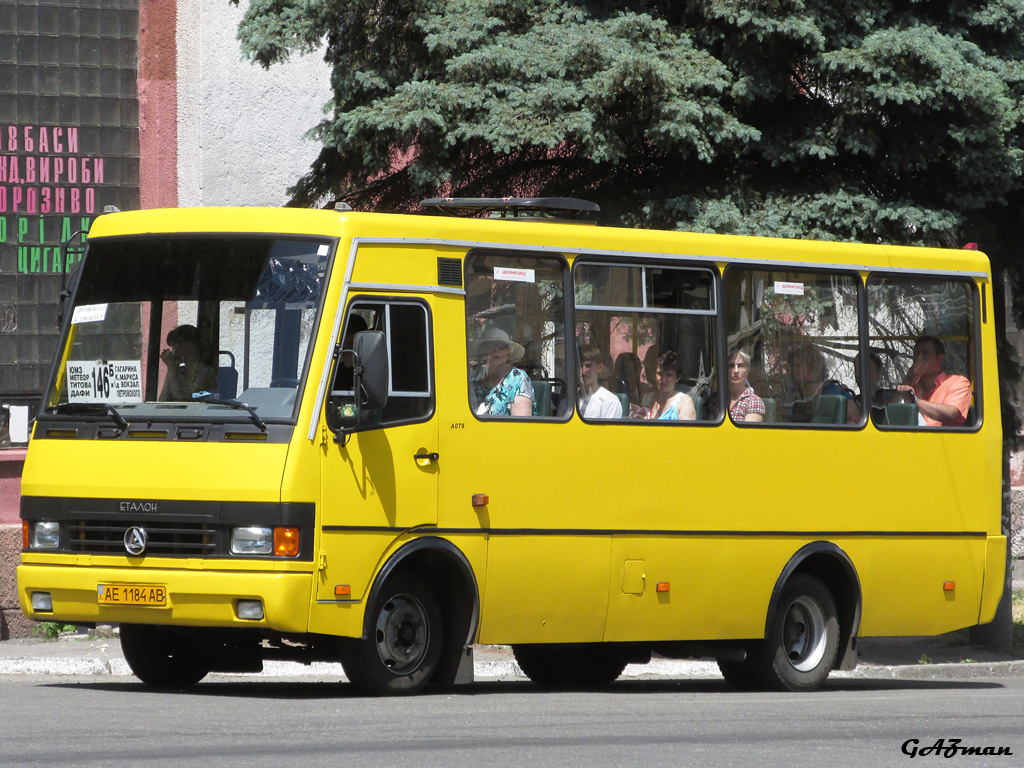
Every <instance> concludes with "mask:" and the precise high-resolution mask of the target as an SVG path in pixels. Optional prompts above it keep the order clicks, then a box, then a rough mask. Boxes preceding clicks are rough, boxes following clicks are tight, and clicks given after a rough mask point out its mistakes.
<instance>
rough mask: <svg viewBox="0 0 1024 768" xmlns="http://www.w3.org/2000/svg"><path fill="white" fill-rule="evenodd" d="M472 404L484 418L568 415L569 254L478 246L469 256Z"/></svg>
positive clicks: (468, 341) (468, 340) (468, 336)
mask: <svg viewBox="0 0 1024 768" xmlns="http://www.w3.org/2000/svg"><path fill="white" fill-rule="evenodd" d="M465 268H466V281H465V282H466V350H467V355H468V365H467V369H468V372H469V381H468V395H469V407H470V409H471V410H472V412H473V413H474V414H475V415H476V416H477V418H481V419H490V418H532V417H537V418H542V419H564V418H567V417H568V415H567V414H568V412H571V403H570V405H569V408H568V409H566V407H565V404H566V402H567V396H568V394H567V390H568V386H567V383H568V381H569V370H568V363H567V360H566V348H567V344H566V338H565V336H566V311H567V307H566V302H565V272H566V269H565V260H564V259H562V258H561V257H558V256H550V255H547V254H529V253H523V252H521V251H501V250H477V251H471V252H470V253H469V254H468V255H467V256H466V260H465Z"/></svg>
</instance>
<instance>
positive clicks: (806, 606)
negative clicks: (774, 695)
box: [751, 573, 839, 691]
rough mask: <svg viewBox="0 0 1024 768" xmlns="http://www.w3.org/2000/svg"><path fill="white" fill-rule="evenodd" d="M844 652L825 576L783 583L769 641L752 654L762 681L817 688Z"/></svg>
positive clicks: (786, 688) (785, 686) (771, 684)
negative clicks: (823, 577) (840, 652)
mask: <svg viewBox="0 0 1024 768" xmlns="http://www.w3.org/2000/svg"><path fill="white" fill-rule="evenodd" d="M838 651H839V614H838V611H837V610H836V603H835V600H834V599H833V597H832V593H831V592H829V590H828V587H826V586H825V585H824V584H823V583H822V582H821V580H820V579H817V578H815V577H814V576H810V575H809V574H804V573H801V574H796V575H795V576H793V577H792V578H791V579H790V580H789V581H788V582H787V583H786V586H785V587H783V589H782V593H781V594H780V596H779V601H778V604H777V605H776V607H775V609H774V611H773V613H772V615H771V617H770V619H769V622H768V632H767V635H766V636H765V640H764V643H763V644H761V646H760V648H759V649H758V652H757V653H756V654H755V655H754V657H753V658H752V660H751V661H752V663H753V665H754V669H755V670H756V672H757V674H758V677H759V678H760V679H761V682H762V683H763V684H764V685H765V686H766V687H767V688H770V689H772V690H777V691H813V690H815V689H817V688H818V687H820V686H821V684H822V683H823V682H824V681H825V678H827V677H828V675H829V673H830V672H831V671H832V667H833V665H834V664H835V661H836V654H837V653H838Z"/></svg>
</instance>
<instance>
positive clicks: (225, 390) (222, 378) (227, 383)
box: [217, 349, 238, 400]
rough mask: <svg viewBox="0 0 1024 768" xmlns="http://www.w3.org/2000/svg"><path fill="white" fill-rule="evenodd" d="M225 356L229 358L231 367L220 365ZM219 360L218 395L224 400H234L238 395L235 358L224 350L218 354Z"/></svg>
mask: <svg viewBox="0 0 1024 768" xmlns="http://www.w3.org/2000/svg"><path fill="white" fill-rule="evenodd" d="M224 355H227V356H228V359H229V360H230V364H229V365H220V358H221V357H223V356H224ZM217 358H218V362H217V394H218V395H219V396H220V397H221V398H223V399H224V400H234V399H235V397H236V396H237V395H238V369H237V368H235V356H234V354H233V353H231V352H228V351H227V350H226V349H222V350H221V351H220V352H218V353H217Z"/></svg>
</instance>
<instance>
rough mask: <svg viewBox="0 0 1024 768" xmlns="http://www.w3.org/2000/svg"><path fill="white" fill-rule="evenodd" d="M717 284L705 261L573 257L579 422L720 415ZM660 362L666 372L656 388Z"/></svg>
mask: <svg viewBox="0 0 1024 768" xmlns="http://www.w3.org/2000/svg"><path fill="white" fill-rule="evenodd" d="M715 285H716V275H715V273H714V272H713V271H712V270H710V269H707V268H706V267H686V266H677V265H669V264H662V263H657V262H652V263H649V264H646V263H645V264H618V263H614V262H611V261H608V262H590V261H583V260H579V261H577V262H576V264H575V265H574V266H573V293H574V297H575V302H576V341H577V344H578V346H579V350H580V352H579V354H580V358H579V365H580V377H579V379H580V383H581V385H582V387H583V390H582V391H581V392H580V396H579V397H578V398H577V408H578V409H579V410H580V415H581V417H582V418H583V419H584V420H585V421H594V420H609V419H649V418H650V419H652V420H657V421H659V422H660V423H661V424H668V423H679V422H685V421H693V420H696V421H716V420H717V419H718V418H719V415H718V414H719V409H718V406H717V402H718V386H717V370H718V369H717V360H716V352H715V350H716V345H715V334H716V330H715V328H716V323H717V322H718V311H717V307H716V290H715ZM584 366H586V368H584ZM659 368H663V369H665V370H663V373H665V374H666V376H667V375H670V376H671V377H672V382H671V384H670V385H666V387H670V389H669V390H668V391H661V392H660V393H659V377H658V373H657V372H658V370H659ZM598 369H600V372H599V373H598V374H597V375H596V377H595V371H596V370H598ZM668 369H671V370H668ZM652 417H653V418H652Z"/></svg>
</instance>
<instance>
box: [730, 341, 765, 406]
mask: <svg viewBox="0 0 1024 768" xmlns="http://www.w3.org/2000/svg"><path fill="white" fill-rule="evenodd" d="M728 370H729V415H730V416H731V417H732V420H733V421H764V400H762V399H761V398H760V397H758V396H757V395H756V394H754V388H753V387H752V386H750V382H749V381H747V375H748V374H749V373H750V355H748V354H747V353H746V352H744V351H743V350H742V349H735V350H733V352H732V354H731V355H729V366H728Z"/></svg>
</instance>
